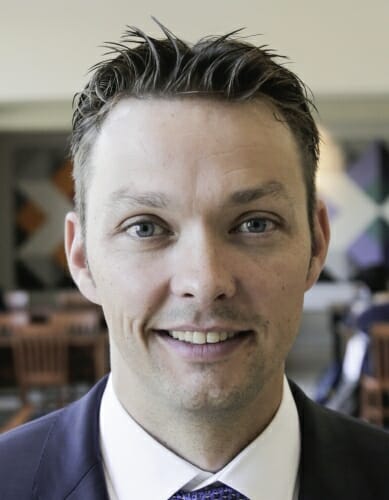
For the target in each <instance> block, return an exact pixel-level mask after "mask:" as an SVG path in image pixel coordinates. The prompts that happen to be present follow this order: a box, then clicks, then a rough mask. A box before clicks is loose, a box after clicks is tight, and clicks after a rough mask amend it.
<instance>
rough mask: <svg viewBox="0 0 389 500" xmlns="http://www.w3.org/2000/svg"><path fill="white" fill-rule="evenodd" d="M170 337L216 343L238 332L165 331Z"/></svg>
mask: <svg viewBox="0 0 389 500" xmlns="http://www.w3.org/2000/svg"><path fill="white" fill-rule="evenodd" d="M166 333H167V334H168V335H170V337H173V338H174V339H176V340H181V341H182V342H188V343H189V344H217V343H219V342H225V341H226V340H229V339H232V338H233V337H235V335H238V333H239V332H200V331H178V330H172V331H167V332H166Z"/></svg>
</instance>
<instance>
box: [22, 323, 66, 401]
mask: <svg viewBox="0 0 389 500" xmlns="http://www.w3.org/2000/svg"><path fill="white" fill-rule="evenodd" d="M12 345H13V353H14V362H15V373H16V378H17V381H18V384H19V388H20V394H21V399H22V402H23V404H27V403H28V398H27V395H28V391H29V389H32V388H45V389H48V388H56V389H57V406H62V405H63V404H64V399H65V398H64V391H65V389H66V388H67V383H68V338H67V336H66V335H65V334H63V333H61V332H58V331H56V330H55V328H53V325H50V324H42V325H35V324H29V325H25V326H22V327H20V328H19V330H18V332H17V334H16V335H14V337H13V340H12Z"/></svg>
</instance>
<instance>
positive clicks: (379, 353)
mask: <svg viewBox="0 0 389 500" xmlns="http://www.w3.org/2000/svg"><path fill="white" fill-rule="evenodd" d="M370 335H371V342H372V344H371V346H372V355H373V367H374V368H373V369H374V375H375V376H376V377H377V378H378V379H379V380H380V381H381V383H382V385H383V386H385V387H388V388H389V323H373V324H372V326H371V328H370Z"/></svg>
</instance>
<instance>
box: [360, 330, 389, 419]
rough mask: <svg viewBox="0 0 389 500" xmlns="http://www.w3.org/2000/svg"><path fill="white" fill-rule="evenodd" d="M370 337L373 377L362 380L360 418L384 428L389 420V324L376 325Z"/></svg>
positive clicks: (363, 377)
mask: <svg viewBox="0 0 389 500" xmlns="http://www.w3.org/2000/svg"><path fill="white" fill-rule="evenodd" d="M370 336H371V344H370V356H371V357H372V362H373V375H363V376H362V378H361V390H360V416H361V418H363V419H364V420H367V421H368V422H370V423H372V424H375V425H378V426H381V427H383V426H384V425H385V424H386V423H387V422H388V420H389V323H374V324H373V325H372V326H371V328H370Z"/></svg>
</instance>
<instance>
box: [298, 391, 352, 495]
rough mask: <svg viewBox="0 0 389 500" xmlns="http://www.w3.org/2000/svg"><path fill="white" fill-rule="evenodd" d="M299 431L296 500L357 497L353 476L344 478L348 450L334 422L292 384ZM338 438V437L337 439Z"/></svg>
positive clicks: (324, 411) (347, 463)
mask: <svg viewBox="0 0 389 500" xmlns="http://www.w3.org/2000/svg"><path fill="white" fill-rule="evenodd" d="M290 386H291V389H292V393H293V396H294V399H295V402H296V406H297V411H298V414H299V419H300V429H301V459H300V471H299V478H300V493H299V500H328V499H331V500H348V499H355V498H359V494H358V492H357V491H355V477H354V478H352V477H350V478H348V477H347V470H348V465H349V460H350V459H351V457H349V456H348V453H349V452H348V450H347V448H345V446H344V443H345V442H347V440H346V441H345V439H344V438H345V436H344V435H343V434H342V433H341V432H340V429H339V427H338V425H337V424H336V419H334V418H333V416H332V415H331V414H330V413H329V412H328V410H326V409H325V408H322V407H320V406H319V405H317V404H316V403H314V402H313V401H311V400H310V399H308V398H307V397H306V396H305V394H304V393H303V392H302V391H301V390H300V389H299V388H298V387H297V386H296V385H295V384H293V383H292V382H290ZM337 435H338V436H337Z"/></svg>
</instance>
